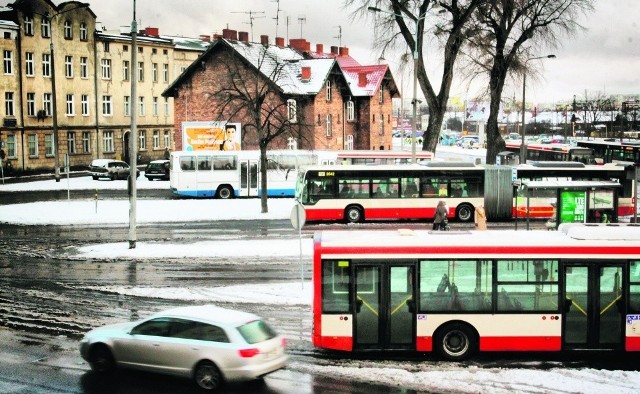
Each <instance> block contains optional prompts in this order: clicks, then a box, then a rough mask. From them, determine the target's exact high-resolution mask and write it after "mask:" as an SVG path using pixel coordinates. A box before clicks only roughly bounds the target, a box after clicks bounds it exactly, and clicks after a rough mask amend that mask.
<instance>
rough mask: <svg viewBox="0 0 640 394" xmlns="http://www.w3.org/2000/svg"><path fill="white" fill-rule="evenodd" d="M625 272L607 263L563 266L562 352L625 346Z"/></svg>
mask: <svg viewBox="0 0 640 394" xmlns="http://www.w3.org/2000/svg"><path fill="white" fill-rule="evenodd" d="M624 283H625V280H624V269H623V266H622V265H621V264H617V263H608V262H606V261H599V262H590V263H589V264H579V263H578V264H565V265H564V295H565V299H564V305H563V308H564V313H563V319H564V321H563V335H562V337H563V346H564V348H565V349H621V348H622V347H623V345H624V329H625V326H624V320H623V318H624V305H625V302H626V301H625V298H624V292H623V291H622V289H623V285H624Z"/></svg>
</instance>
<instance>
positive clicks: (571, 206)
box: [560, 190, 587, 223]
mask: <svg viewBox="0 0 640 394" xmlns="http://www.w3.org/2000/svg"><path fill="white" fill-rule="evenodd" d="M586 218H587V192H586V191H572V190H563V191H562V192H560V223H585V220H586Z"/></svg>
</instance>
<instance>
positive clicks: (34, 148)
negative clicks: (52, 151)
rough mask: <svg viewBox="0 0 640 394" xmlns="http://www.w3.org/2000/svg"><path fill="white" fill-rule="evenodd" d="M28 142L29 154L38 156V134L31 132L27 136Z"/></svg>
mask: <svg viewBox="0 0 640 394" xmlns="http://www.w3.org/2000/svg"><path fill="white" fill-rule="evenodd" d="M27 142H28V145H29V156H30V157H38V136H37V135H36V134H29V135H28V136H27Z"/></svg>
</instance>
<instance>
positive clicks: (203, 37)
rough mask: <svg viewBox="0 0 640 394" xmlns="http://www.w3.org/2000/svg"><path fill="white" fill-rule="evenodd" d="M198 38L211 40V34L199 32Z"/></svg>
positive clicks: (206, 40) (205, 40)
mask: <svg viewBox="0 0 640 394" xmlns="http://www.w3.org/2000/svg"><path fill="white" fill-rule="evenodd" d="M200 39H201V40H202V41H204V42H211V36H210V35H208V34H200Z"/></svg>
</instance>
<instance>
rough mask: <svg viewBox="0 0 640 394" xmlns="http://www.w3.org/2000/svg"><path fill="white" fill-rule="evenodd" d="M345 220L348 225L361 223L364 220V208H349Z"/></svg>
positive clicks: (352, 206) (354, 206)
mask: <svg viewBox="0 0 640 394" xmlns="http://www.w3.org/2000/svg"><path fill="white" fill-rule="evenodd" d="M344 219H345V220H346V222H347V223H360V222H361V221H362V219H364V215H362V208H360V207H358V206H356V205H351V206H348V207H347V209H345V210H344Z"/></svg>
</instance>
